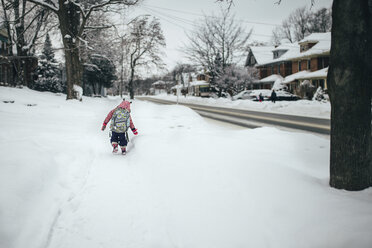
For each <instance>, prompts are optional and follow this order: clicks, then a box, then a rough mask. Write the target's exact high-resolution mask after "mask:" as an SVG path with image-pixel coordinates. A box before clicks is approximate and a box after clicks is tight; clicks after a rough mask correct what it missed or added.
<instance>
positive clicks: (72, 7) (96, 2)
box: [27, 0, 139, 99]
mask: <svg viewBox="0 0 372 248" xmlns="http://www.w3.org/2000/svg"><path fill="white" fill-rule="evenodd" d="M27 1H29V2H32V3H34V4H36V5H38V6H42V7H44V8H46V9H48V10H50V11H51V12H53V13H54V14H55V15H56V16H57V18H58V24H59V25H58V27H59V30H60V32H61V36H62V40H63V46H64V52H65V61H66V77H67V99H77V98H80V99H81V96H80V93H79V91H80V90H81V89H82V88H81V86H82V79H83V64H82V60H81V58H80V54H81V53H80V50H81V45H82V41H84V32H85V31H86V28H87V24H88V21H89V19H90V17H91V16H92V14H93V13H96V12H107V11H110V10H112V9H110V8H109V7H110V6H113V5H115V6H116V7H117V8H119V7H120V6H124V7H126V6H133V5H136V4H137V3H138V1H139V0H89V1H83V0H54V1H50V0H27ZM117 8H116V9H117ZM102 25H104V23H102V24H101V25H100V27H89V28H90V29H91V28H101V27H102ZM83 44H84V42H83Z"/></svg>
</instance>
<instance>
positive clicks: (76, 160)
mask: <svg viewBox="0 0 372 248" xmlns="http://www.w3.org/2000/svg"><path fill="white" fill-rule="evenodd" d="M64 99H65V96H56V95H54V94H50V93H39V92H34V91H31V90H28V89H11V88H4V87H0V118H1V120H2V122H1V123H0V210H1V212H0V247H12V248H23V247H29V248H33V247H50V248H52V247H59V248H60V247H66V248H67V247H68V248H80V247H89V248H95V247H97V248H98V247H105V248H119V247H120V248H122V247H162V248H163V247H164V248H167V247H193V248H195V247H196V248H198V247H200V248H205V247H216V248H219V247H221V248H222V247H337V248H339V247H351V246H353V247H370V245H371V243H372V237H371V236H370V235H369V234H370V226H371V224H372V208H371V203H372V191H371V189H368V190H365V191H362V192H345V191H340V190H335V189H331V188H330V187H329V186H328V178H329V175H328V167H329V164H328V159H329V140H327V139H325V138H322V137H318V136H314V135H312V134H303V133H289V132H284V131H280V130H277V129H274V128H259V129H254V130H248V129H246V130H232V129H224V128H222V127H219V126H215V125H210V124H208V123H207V122H205V121H204V119H203V118H201V117H200V116H199V115H198V114H196V113H195V112H194V111H192V110H190V109H189V108H186V107H183V106H169V105H168V106H167V105H156V104H151V103H148V102H140V101H134V102H133V104H132V105H133V106H132V117H133V121H134V124H135V125H136V127H137V128H138V131H139V135H138V136H136V137H133V136H132V134H130V137H131V139H132V140H131V142H130V146H129V147H128V150H129V152H128V154H127V155H126V156H121V155H112V154H111V147H110V145H109V143H108V132H107V131H106V132H101V131H100V127H101V125H102V121H103V119H104V118H105V116H106V114H107V113H108V111H109V110H111V109H112V108H113V107H114V106H116V105H117V104H118V103H119V102H120V100H119V99H116V98H107V99H106V98H99V99H98V98H94V99H91V98H84V99H83V102H79V101H65V100H64ZM3 101H7V102H8V103H4V102H3ZM9 101H14V103H10V102H9Z"/></svg>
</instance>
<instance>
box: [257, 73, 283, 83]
mask: <svg viewBox="0 0 372 248" xmlns="http://www.w3.org/2000/svg"><path fill="white" fill-rule="evenodd" d="M278 79H280V80H283V77H282V76H280V75H278V74H273V75H270V76H268V77H265V78H263V79H261V80H260V81H259V82H260V83H272V82H275V81H276V80H278Z"/></svg>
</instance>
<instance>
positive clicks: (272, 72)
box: [271, 66, 274, 74]
mask: <svg viewBox="0 0 372 248" xmlns="http://www.w3.org/2000/svg"><path fill="white" fill-rule="evenodd" d="M271 74H274V66H271Z"/></svg>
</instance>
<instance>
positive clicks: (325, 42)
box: [246, 32, 331, 93]
mask: <svg viewBox="0 0 372 248" xmlns="http://www.w3.org/2000/svg"><path fill="white" fill-rule="evenodd" d="M330 45H331V33H330V32H328V33H313V34H311V35H309V36H307V37H305V38H304V39H303V40H301V41H299V42H298V43H297V44H283V45H280V46H278V47H275V48H274V47H260V48H255V47H251V48H250V53H249V55H248V58H247V61H246V66H254V67H256V68H257V69H258V70H259V75H260V80H259V81H258V83H260V82H267V81H268V80H269V79H270V78H274V77H273V75H276V77H278V76H281V77H283V78H284V79H283V83H285V84H287V86H288V89H289V91H290V92H293V93H296V92H297V91H298V90H299V86H300V84H301V82H303V81H304V80H309V81H310V83H311V84H312V85H313V86H315V87H319V86H320V87H322V88H323V89H327V72H328V69H326V68H327V67H328V65H329V53H330ZM269 52H270V53H271V58H270V59H268V57H269V55H268V54H269ZM256 58H260V59H258V60H257V59H256ZM261 85H262V84H261ZM261 87H262V86H261ZM264 87H265V88H268V85H266V86H264Z"/></svg>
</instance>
